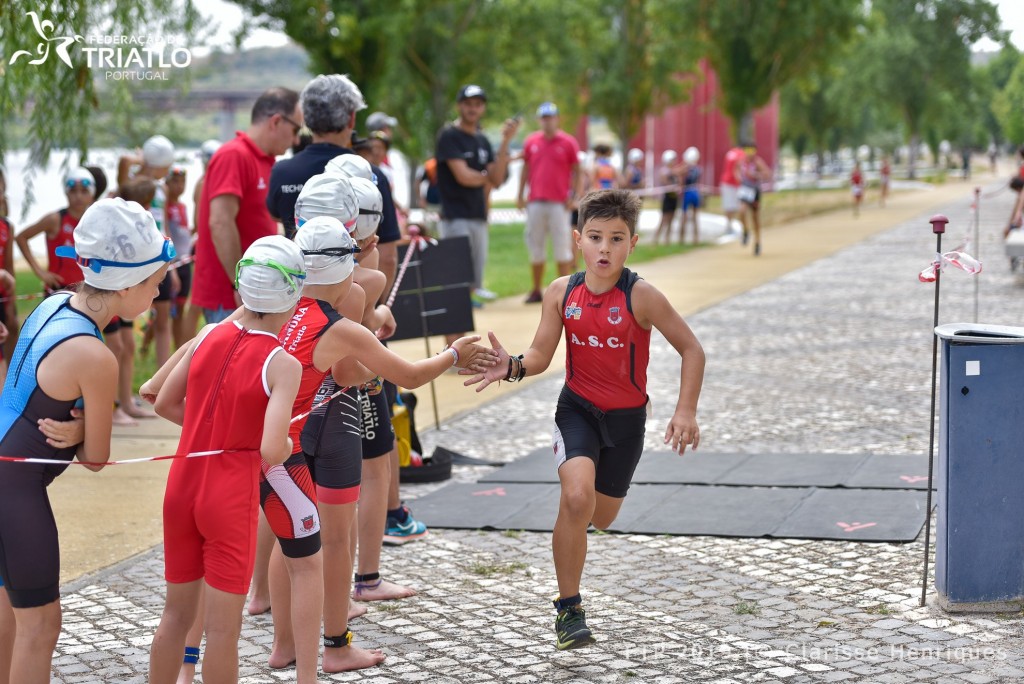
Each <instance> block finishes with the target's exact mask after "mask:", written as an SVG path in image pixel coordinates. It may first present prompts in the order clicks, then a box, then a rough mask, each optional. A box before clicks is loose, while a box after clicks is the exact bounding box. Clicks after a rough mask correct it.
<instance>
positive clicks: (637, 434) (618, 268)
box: [466, 190, 704, 650]
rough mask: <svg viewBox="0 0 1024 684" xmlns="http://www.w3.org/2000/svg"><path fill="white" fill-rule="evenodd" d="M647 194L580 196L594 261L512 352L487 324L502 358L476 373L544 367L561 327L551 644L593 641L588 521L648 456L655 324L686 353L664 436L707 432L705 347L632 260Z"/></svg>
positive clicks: (507, 373) (568, 280)
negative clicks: (702, 422) (702, 424)
mask: <svg viewBox="0 0 1024 684" xmlns="http://www.w3.org/2000/svg"><path fill="white" fill-rule="evenodd" d="M640 208H641V203H640V200H639V198H637V196H636V195H635V194H633V193H631V192H629V191H626V190H599V191H597V192H592V193H590V194H589V195H587V196H586V197H585V198H584V199H583V201H582V202H581V203H580V218H579V223H580V226H581V229H580V230H578V231H574V236H575V238H576V244H577V246H578V247H579V249H580V251H581V252H582V254H583V259H584V262H585V263H586V270H585V271H583V272H581V273H576V274H574V275H571V276H564V277H562V278H558V279H557V280H555V281H554V282H552V283H551V285H550V286H548V289H547V291H546V292H545V293H544V303H543V310H542V313H541V320H540V325H539V326H538V328H537V333H536V336H535V337H534V339H533V344H532V345H531V346H530V348H529V349H527V350H526V352H525V353H524V354H522V355H520V356H516V357H509V355H508V353H507V352H506V351H505V350H504V349H502V348H501V344H500V343H499V342H498V339H497V338H496V337H495V336H494V333H490V337H491V344H492V346H493V347H494V350H495V351H497V352H498V354H499V359H498V365H497V366H495V367H494V368H492V369H491V370H488V371H486V372H485V373H481V374H478V375H475V376H474V377H472V378H470V379H469V380H467V381H466V384H467V385H470V384H475V383H481V386H480V387H479V388H478V389H477V391H480V390H482V389H483V388H484V387H486V386H487V385H489V384H491V383H492V382H494V381H496V380H509V381H512V382H515V381H517V380H521V379H522V378H523V377H525V376H527V375H536V374H538V373H542V372H544V371H545V370H546V369H547V367H548V365H549V364H550V363H551V358H552V356H554V353H555V348H556V347H557V346H558V338H559V336H560V335H561V334H562V330H563V328H564V330H565V341H566V363H565V387H564V388H563V389H562V393H561V396H559V398H558V404H557V408H556V411H555V431H554V439H553V445H552V446H553V449H554V455H555V462H556V464H557V466H558V477H559V480H560V481H561V484H562V495H561V502H560V504H559V510H558V519H557V520H556V522H555V529H554V533H553V535H552V540H551V542H552V548H553V550H554V560H555V574H556V575H557V577H558V591H559V598H557V599H555V602H554V603H555V608H556V610H557V611H558V616H557V618H556V619H555V633H556V642H555V646H556V647H557V648H558V649H560V650H562V649H568V648H578V647H580V646H586V645H587V644H592V643H594V637H593V635H592V633H591V631H590V629H589V628H588V627H587V623H586V618H585V615H584V612H583V608H582V600H581V598H580V580H581V578H582V575H583V564H584V562H585V561H586V556H587V528H588V527H589V526H590V525H591V524H593V525H594V527H596V528H597V529H605V528H607V527H608V526H609V525H611V523H612V522H613V521H614V520H615V516H616V515H618V512H619V509H620V508H621V506H622V502H623V499H624V498H625V496H626V491H627V490H628V489H629V483H630V480H631V479H632V477H633V471H634V470H635V469H636V465H637V463H638V462H639V460H640V454H641V452H642V451H643V445H644V430H645V422H646V420H647V410H646V409H647V403H648V400H647V360H648V357H649V353H650V341H651V328H652V327H655V328H657V329H658V331H659V332H660V333H661V334H662V335H664V336H665V338H666V339H667V340H668V342H669V343H670V344H671V345H672V346H673V347H674V348H675V350H676V351H677V352H679V355H680V356H681V357H682V360H683V362H682V371H681V373H680V379H679V400H678V402H677V403H676V408H675V412H674V414H673V415H672V419H671V420H670V421H669V424H668V429H667V430H666V431H665V443H666V444H670V445H671V447H672V450H673V451H676V452H678V453H682V452H683V451H684V450H685V449H686V445H687V444H689V445H691V446H692V448H693V449H696V448H697V445H698V444H699V442H700V430H699V428H698V427H697V418H696V414H697V399H698V397H699V396H700V388H701V384H702V382H703V379H704V350H703V349H702V348H701V346H700V343H699V342H698V341H697V338H696V337H695V336H694V334H693V332H692V331H691V330H690V328H689V327H688V326H687V325H686V323H685V321H683V319H682V318H681V317H680V316H679V314H678V313H677V312H676V311H675V309H673V308H672V305H671V304H670V303H669V301H668V299H666V298H665V295H663V294H662V293H661V292H659V291H658V290H657V289H655V288H654V287H653V286H652V285H650V284H649V283H647V282H646V281H643V280H641V279H640V278H639V277H638V276H637V275H636V274H635V273H633V272H632V271H630V270H629V269H627V268H625V262H626V257H627V256H628V255H629V253H630V252H632V251H633V247H634V246H635V245H636V242H637V238H638V236H637V234H636V226H637V220H638V218H639V215H640Z"/></svg>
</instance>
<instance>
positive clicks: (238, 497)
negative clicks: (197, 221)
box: [141, 235, 306, 684]
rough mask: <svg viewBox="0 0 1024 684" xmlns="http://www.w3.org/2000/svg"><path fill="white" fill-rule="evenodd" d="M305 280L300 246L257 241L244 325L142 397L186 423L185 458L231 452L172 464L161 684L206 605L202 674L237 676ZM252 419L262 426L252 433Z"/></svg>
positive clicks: (194, 345)
mask: <svg viewBox="0 0 1024 684" xmlns="http://www.w3.org/2000/svg"><path fill="white" fill-rule="evenodd" d="M305 275H306V274H305V264H304V262H303V257H302V252H301V251H300V250H299V248H298V246H296V245H295V243H293V242H291V241H290V240H287V239H286V238H284V237H282V236H279V235H272V236H269V237H264V238H260V239H258V240H256V241H255V242H254V243H253V244H252V245H250V247H249V249H247V250H246V251H245V254H244V255H243V257H242V259H241V260H240V261H239V262H238V265H237V266H236V267H235V287H236V288H237V289H238V293H239V296H240V297H241V298H242V307H243V308H242V310H241V313H240V315H239V317H238V319H237V320H235V321H233V322H232V323H231V324H224V325H209V326H207V327H206V328H205V329H204V330H203V331H202V332H201V333H200V335H199V336H198V337H196V338H195V340H194V341H193V342H190V343H189V344H188V345H187V346H186V347H182V349H181V350H180V351H179V353H178V354H176V355H175V357H174V359H172V361H171V362H170V363H167V364H165V365H164V366H163V367H162V368H161V369H160V370H159V371H158V372H157V374H156V375H155V376H154V377H153V379H151V380H150V381H149V382H147V383H146V384H145V385H144V386H143V388H142V390H141V393H142V394H143V396H145V397H146V398H147V399H149V400H151V401H154V402H155V405H156V410H157V413H159V414H160V415H161V416H163V417H165V418H167V419H168V420H170V421H172V422H174V423H177V424H179V425H181V426H182V434H181V440H180V442H179V444H178V454H180V455H184V454H189V453H197V452H203V451H209V450H219V449H224V450H230V451H232V453H231V454H220V455H214V456H209V457H206V458H195V459H180V460H176V461H175V462H174V463H173V464H172V466H171V472H170V474H169V475H168V478H167V492H166V495H165V497H164V556H165V566H166V568H165V577H166V580H167V600H166V604H165V606H164V612H163V617H162V618H161V620H160V626H159V627H158V628H157V631H156V635H155V637H154V639H153V648H152V652H151V654H150V673H149V675H150V680H149V681H150V682H153V683H154V684H159V683H160V682H167V683H168V684H170V682H174V681H176V679H177V677H178V673H179V670H180V669H181V664H182V656H181V654H182V648H183V647H185V641H186V634H187V633H188V631H189V628H190V627H191V626H192V624H193V623H194V622H195V620H196V616H197V615H198V613H199V609H200V604H201V603H202V604H205V605H204V606H203V616H204V618H205V621H204V624H205V627H206V633H207V638H206V657H205V659H204V662H203V675H204V677H205V678H207V679H210V680H215V681H237V679H238V638H239V633H240V632H241V626H242V618H241V615H242V605H243V604H244V603H245V595H246V592H247V591H248V588H249V578H250V576H251V575H252V569H253V562H254V559H255V553H256V544H255V538H256V521H257V515H258V510H259V501H260V497H259V487H258V482H259V478H260V472H261V467H263V464H266V465H267V466H275V465H279V464H281V463H284V461H285V460H286V459H287V458H288V457H289V456H290V455H291V452H292V448H291V447H292V444H291V440H290V438H289V437H288V430H289V427H290V426H289V421H290V419H291V411H292V406H293V404H294V402H295V396H296V393H297V392H298V388H299V381H300V378H301V374H302V369H301V365H300V364H299V362H298V361H297V360H296V359H295V358H294V357H292V356H290V355H289V354H287V353H285V352H284V348H283V347H282V346H281V343H280V342H279V341H278V338H277V334H278V332H279V330H280V329H281V326H283V325H284V324H285V323H287V322H288V321H289V320H290V319H291V316H292V314H293V313H294V311H295V305H296V303H297V302H298V300H299V297H300V296H301V294H302V283H303V280H304V279H305ZM186 399H187V401H186ZM255 416H261V417H262V420H259V421H257V422H256V425H255V428H254V426H253V422H252V419H253V417H255ZM185 653H186V656H185V658H186V662H192V661H191V660H190V656H194V659H195V661H198V656H199V649H198V648H195V649H194V652H191V651H189V649H186V650H185Z"/></svg>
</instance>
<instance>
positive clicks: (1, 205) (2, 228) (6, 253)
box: [0, 166, 18, 359]
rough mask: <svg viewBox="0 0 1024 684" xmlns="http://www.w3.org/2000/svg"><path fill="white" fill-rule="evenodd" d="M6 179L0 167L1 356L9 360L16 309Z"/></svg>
mask: <svg viewBox="0 0 1024 684" xmlns="http://www.w3.org/2000/svg"><path fill="white" fill-rule="evenodd" d="M9 211H10V210H9V209H8V207H7V177H6V176H5V175H4V169H3V167H2V166H0V297H3V298H4V299H3V302H0V325H2V326H4V327H6V328H7V332H8V334H7V339H6V340H4V341H3V351H2V355H3V357H4V358H6V359H9V358H11V355H12V354H13V353H14V345H15V344H17V342H18V307H17V301H16V300H15V299H14V297H15V289H16V288H15V280H14V245H13V244H11V240H12V239H13V238H14V224H12V223H11V220H10V219H9V218H8V217H7V214H8V212H9Z"/></svg>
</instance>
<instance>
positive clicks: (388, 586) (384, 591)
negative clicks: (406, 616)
mask: <svg viewBox="0 0 1024 684" xmlns="http://www.w3.org/2000/svg"><path fill="white" fill-rule="evenodd" d="M390 487H391V454H384V455H383V456H379V457H377V458H370V459H364V460H363V482H362V484H361V485H360V490H359V513H358V515H359V559H358V562H357V563H356V565H357V567H358V568H359V569H358V570H357V571H356V572H357V573H358V574H360V575H372V574H375V573H378V572H379V571H380V550H381V546H382V545H383V543H384V526H385V524H386V522H387V506H388V495H389V490H390ZM415 593H416V592H415V590H413V589H410V588H409V587H403V586H400V585H398V584H394V583H392V582H385V581H383V580H379V579H375V580H373V581H371V582H367V583H365V584H358V583H357V584H356V587H355V592H354V593H353V596H352V597H353V598H354V599H355V600H357V601H387V600H390V599H400V598H407V597H409V596H413V595H414V594H415Z"/></svg>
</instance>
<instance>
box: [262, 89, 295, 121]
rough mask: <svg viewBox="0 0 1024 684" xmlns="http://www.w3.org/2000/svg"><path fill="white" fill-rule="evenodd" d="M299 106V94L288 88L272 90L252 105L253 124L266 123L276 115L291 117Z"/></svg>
mask: <svg viewBox="0 0 1024 684" xmlns="http://www.w3.org/2000/svg"><path fill="white" fill-rule="evenodd" d="M298 104H299V94H298V93H297V92H295V91H294V90H289V89H288V88H271V89H270V90H267V91H265V92H264V93H263V94H262V95H260V96H259V97H257V98H256V102H255V103H253V105H252V117H251V118H250V122H251V123H259V122H261V121H265V120H266V119H269V118H270V117H272V116H274V115H275V114H281V115H283V116H291V115H292V112H294V111H295V107H297V106H298Z"/></svg>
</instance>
